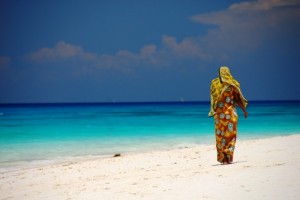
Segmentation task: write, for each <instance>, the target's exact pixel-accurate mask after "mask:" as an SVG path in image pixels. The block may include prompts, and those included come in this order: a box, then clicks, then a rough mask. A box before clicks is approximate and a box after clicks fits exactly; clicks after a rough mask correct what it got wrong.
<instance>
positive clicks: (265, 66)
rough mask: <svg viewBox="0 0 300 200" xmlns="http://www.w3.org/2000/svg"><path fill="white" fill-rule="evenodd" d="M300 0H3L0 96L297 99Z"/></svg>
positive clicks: (31, 99) (29, 99) (11, 99)
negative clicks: (226, 82) (222, 81)
mask: <svg viewBox="0 0 300 200" xmlns="http://www.w3.org/2000/svg"><path fill="white" fill-rule="evenodd" d="M299 19H300V0H258V1H234V0H229V1H223V0H222V1H221V0H214V1H198V0H181V1H179V0H153V1H146V0H128V1H122V0H110V1H101V0H99V1H92V0H90V1H83V0H72V1H71V0H69V1H66V0H62V1H58V0H57V1H56V0H54V1H33V0H28V1H16V0H1V1H0V26H1V31H0V103H36V102H112V101H117V102H123V101H179V100H180V99H185V100H186V101H208V100H209V86H210V81H211V79H213V78H215V77H216V76H217V71H218V68H219V67H220V66H222V65H226V66H229V67H230V69H231V72H232V74H233V76H234V77H235V78H236V79H237V80H239V82H240V83H241V87H242V90H243V93H244V96H245V97H246V98H247V99H249V100H300V89H299V86H298V85H299V84H298V81H299V78H300V75H299V74H300V67H299V63H300V56H299V54H300V20H299Z"/></svg>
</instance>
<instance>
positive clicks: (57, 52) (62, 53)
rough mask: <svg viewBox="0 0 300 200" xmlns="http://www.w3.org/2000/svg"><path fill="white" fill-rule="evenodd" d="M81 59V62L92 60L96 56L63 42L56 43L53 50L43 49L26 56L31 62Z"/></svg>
mask: <svg viewBox="0 0 300 200" xmlns="http://www.w3.org/2000/svg"><path fill="white" fill-rule="evenodd" d="M76 57H77V58H81V59H83V60H87V61H89V60H94V59H96V55H95V54H93V53H89V52H85V51H84V50H83V49H82V47H80V46H76V45H72V44H68V43H66V42H64V41H61V42H58V43H57V44H56V45H55V46H54V47H53V48H48V47H44V48H42V49H40V50H38V51H36V52H33V53H31V54H30V55H28V56H27V58H29V59H30V60H32V61H38V62H40V61H57V60H61V59H69V58H76Z"/></svg>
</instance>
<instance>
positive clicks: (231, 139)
mask: <svg viewBox="0 0 300 200" xmlns="http://www.w3.org/2000/svg"><path fill="white" fill-rule="evenodd" d="M225 87H227V89H226V90H225V91H224V92H223V93H222V94H221V95H220V97H219V99H218V103H217V108H216V114H215V115H214V121H215V131H216V148H217V159H218V161H219V162H221V163H223V162H229V163H230V162H232V161H233V152H234V148H235V142H236V137H237V123H238V115H237V112H236V108H235V102H234V97H235V95H240V94H239V92H238V90H237V89H236V88H235V87H234V86H232V85H226V86H225Z"/></svg>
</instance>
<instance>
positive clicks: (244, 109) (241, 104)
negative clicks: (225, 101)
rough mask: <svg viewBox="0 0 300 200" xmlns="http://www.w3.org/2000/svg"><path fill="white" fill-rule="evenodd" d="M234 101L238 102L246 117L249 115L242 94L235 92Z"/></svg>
mask: <svg viewBox="0 0 300 200" xmlns="http://www.w3.org/2000/svg"><path fill="white" fill-rule="evenodd" d="M234 101H235V102H236V104H237V105H238V106H239V107H240V108H241V109H242V111H243V112H244V116H245V118H247V117H248V112H247V110H246V108H245V107H244V105H243V103H242V100H241V97H240V94H239V93H238V92H235V93H234Z"/></svg>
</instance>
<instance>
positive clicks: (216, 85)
mask: <svg viewBox="0 0 300 200" xmlns="http://www.w3.org/2000/svg"><path fill="white" fill-rule="evenodd" d="M230 85H232V86H234V87H235V88H236V89H237V90H238V92H239V93H240V98H241V101H242V104H243V106H244V107H247V105H248V101H247V100H246V99H245V98H244V96H243V94H242V92H241V88H240V84H239V82H238V81H237V80H235V79H234V78H233V76H232V75H231V74H230V70H229V68H228V67H226V66H222V67H220V70H219V78H215V79H213V80H212V82H211V86H210V99H211V101H210V112H209V113H208V116H210V117H211V116H213V115H215V114H216V108H217V103H218V99H219V97H220V96H221V95H222V94H223V92H224V91H225V90H226V89H227V88H228V87H229V86H230Z"/></svg>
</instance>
